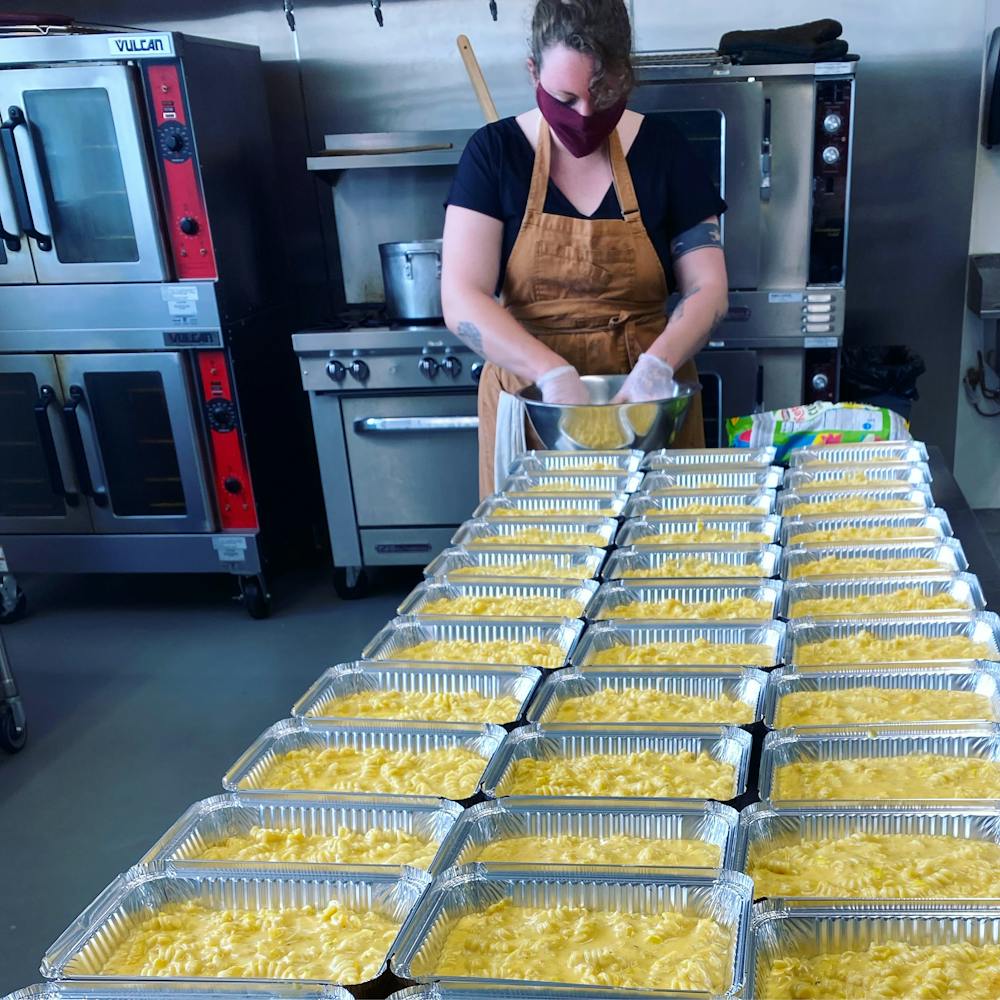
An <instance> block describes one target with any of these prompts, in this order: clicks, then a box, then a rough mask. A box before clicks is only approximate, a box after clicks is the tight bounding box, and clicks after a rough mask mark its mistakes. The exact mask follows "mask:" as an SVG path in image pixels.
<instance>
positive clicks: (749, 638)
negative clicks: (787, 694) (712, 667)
mask: <svg viewBox="0 0 1000 1000" xmlns="http://www.w3.org/2000/svg"><path fill="white" fill-rule="evenodd" d="M696 639H706V640H708V641H709V642H716V643H745V644H747V645H751V644H752V645H755V646H762V647H764V649H765V651H766V659H767V662H766V663H763V664H747V663H734V664H719V666H737V667H741V666H765V667H773V666H777V664H779V663H781V661H782V657H783V655H784V648H785V625H784V623H783V622H768V623H767V624H751V623H746V622H740V623H737V622H700V621H699V622H656V623H651V622H631V621H627V620H626V621H608V622H596V623H595V624H593V625H591V626H590V628H588V629H587V632H586V634H585V635H584V637H583V639H582V640H581V641H580V643H579V645H578V646H577V647H576V650H575V652H574V653H573V664H574V666H577V667H589V666H592V665H593V666H598V665H601V666H610V664H593V663H592V661H593V658H594V655H595V654H596V653H599V652H603V651H604V650H606V649H614V648H616V647H621V648H626V649H627V648H630V647H633V646H642V645H646V644H648V643H653V642H693V641H694V640H696ZM663 666H669V665H668V664H663ZM677 666H681V664H678V665H677ZM699 666H700V664H699Z"/></svg>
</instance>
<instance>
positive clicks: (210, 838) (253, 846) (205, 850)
mask: <svg viewBox="0 0 1000 1000" xmlns="http://www.w3.org/2000/svg"><path fill="white" fill-rule="evenodd" d="M461 814H462V807H461V806H460V805H458V804H457V803H455V802H445V801H443V800H441V799H438V798H432V797H430V796H424V797H420V796H412V797H410V798H408V799H399V798H395V797H391V796H375V795H371V796H360V797H359V796H355V795H344V796H340V797H337V798H327V799H313V798H303V797H301V796H295V795H271V796H261V795H254V796H245V795H238V794H229V795H215V796H213V797H212V798H210V799H202V800H201V801H200V802H195V803H194V805H192V806H191V807H190V808H189V809H188V810H187V811H186V812H185V813H184V815H183V816H181V817H180V819H178V820H177V822H176V823H174V824H173V826H171V827H170V829H169V830H167V832H166V833H164V834H163V836H162V837H160V839H159V840H158V841H157V842H156V843H155V844H154V845H153V846H152V847H151V848H150V849H149V851H148V852H147V853H146V855H145V857H144V858H143V859H142V863H143V864H154V863H155V862H157V861H162V862H165V863H169V864H170V865H171V867H172V869H173V870H175V871H179V870H187V869H191V870H192V871H199V870H202V869H208V868H211V869H226V870H237V871H246V870H263V871H272V870H273V871H277V872H278V873H280V872H282V871H287V870H290V869H291V868H292V867H294V866H298V865H301V866H303V867H304V868H305V869H306V870H310V869H314V868H315V867H316V866H317V865H323V866H326V867H329V866H331V865H341V866H345V867H351V866H354V867H357V866H358V865H364V866H368V865H379V866H390V867H392V868H394V869H398V868H399V866H400V865H409V866H411V867H412V868H422V869H424V870H426V871H431V872H434V871H436V870H437V869H436V868H435V867H434V859H435V857H436V856H437V855H438V853H439V851H440V849H441V846H442V845H443V843H444V840H445V838H446V837H447V835H448V832H449V831H450V830H451V828H452V827H453V826H454V825H455V821H456V820H457V819H458V817H459V816H460V815H461Z"/></svg>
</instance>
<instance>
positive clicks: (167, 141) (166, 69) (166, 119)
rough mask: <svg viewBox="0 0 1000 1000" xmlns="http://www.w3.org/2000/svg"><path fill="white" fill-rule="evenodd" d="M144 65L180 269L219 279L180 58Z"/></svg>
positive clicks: (190, 275)
mask: <svg viewBox="0 0 1000 1000" xmlns="http://www.w3.org/2000/svg"><path fill="white" fill-rule="evenodd" d="M143 69H144V70H145V74H146V88H147V91H146V92H147V95H148V98H149V103H150V107H151V109H152V114H153V141H154V143H155V144H156V155H157V159H158V161H159V166H160V177H161V179H162V182H163V204H164V212H165V213H166V226H167V237H168V239H169V242H170V250H171V253H172V255H173V260H174V269H175V272H176V274H177V277H178V278H179V279H181V280H184V279H188V280H193V279H199V280H214V279H215V278H217V277H218V271H217V269H216V263H215V250H214V248H213V246H212V234H211V232H210V230H209V226H208V214H207V212H206V211H205V196H204V193H203V192H202V188H201V180H200V178H199V176H198V161H197V159H196V158H195V155H194V154H195V149H194V136H193V135H192V133H191V124H190V120H189V115H188V113H187V107H186V105H185V103H184V88H183V85H182V83H181V79H180V71H179V64H178V63H176V62H150V63H147V64H146V65H145V66H144V67H143Z"/></svg>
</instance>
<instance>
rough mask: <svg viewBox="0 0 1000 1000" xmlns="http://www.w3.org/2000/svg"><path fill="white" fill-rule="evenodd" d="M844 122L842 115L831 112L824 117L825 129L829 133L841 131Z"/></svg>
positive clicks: (833, 133)
mask: <svg viewBox="0 0 1000 1000" xmlns="http://www.w3.org/2000/svg"><path fill="white" fill-rule="evenodd" d="M843 124H844V119H843V118H841V117H840V115H837V114H833V113H832V112H831V113H830V114H828V115H827V116H826V117H825V118H824V119H823V131H824V132H826V133H827V134H828V135H835V134H836V133H837V132H839V131H840V126H841V125H843Z"/></svg>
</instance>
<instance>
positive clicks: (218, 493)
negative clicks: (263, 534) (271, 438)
mask: <svg viewBox="0 0 1000 1000" xmlns="http://www.w3.org/2000/svg"><path fill="white" fill-rule="evenodd" d="M196 355H197V358H198V379H199V383H200V386H201V399H202V403H203V405H204V407H205V422H206V424H207V425H208V440H209V450H210V452H211V458H212V483H213V485H214V486H215V498H216V504H217V506H218V510H219V519H220V521H221V522H222V529H223V531H246V530H248V529H249V530H251V531H254V530H256V529H257V505H256V504H255V502H254V498H253V488H252V487H251V485H250V470H249V469H248V467H247V458H246V453H245V452H244V450H243V435H242V434H241V433H240V428H239V416H238V414H237V411H236V402H235V400H234V399H233V386H232V381H231V380H230V378H229V366H228V365H227V364H226V355H225V353H224V352H222V351H197V352H196Z"/></svg>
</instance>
